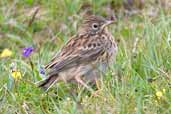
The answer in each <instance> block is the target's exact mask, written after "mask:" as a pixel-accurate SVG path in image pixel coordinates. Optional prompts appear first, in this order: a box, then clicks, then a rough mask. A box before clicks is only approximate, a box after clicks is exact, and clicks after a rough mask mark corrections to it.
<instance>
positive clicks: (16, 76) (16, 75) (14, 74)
mask: <svg viewBox="0 0 171 114" xmlns="http://www.w3.org/2000/svg"><path fill="white" fill-rule="evenodd" d="M12 77H13V78H14V79H15V80H19V79H21V72H20V71H12Z"/></svg>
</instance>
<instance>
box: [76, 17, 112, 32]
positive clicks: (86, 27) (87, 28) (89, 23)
mask: <svg viewBox="0 0 171 114" xmlns="http://www.w3.org/2000/svg"><path fill="white" fill-rule="evenodd" d="M113 22H114V20H112V19H111V20H108V19H105V18H103V17H101V16H95V15H91V16H88V17H86V18H85V19H84V20H83V23H82V24H81V26H80V27H79V32H80V33H81V34H84V33H90V34H96V33H98V32H100V31H103V30H104V29H105V28H106V27H107V26H108V25H110V24H112V23H113Z"/></svg>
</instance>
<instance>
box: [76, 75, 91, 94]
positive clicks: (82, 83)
mask: <svg viewBox="0 0 171 114" xmlns="http://www.w3.org/2000/svg"><path fill="white" fill-rule="evenodd" d="M75 80H76V81H77V82H78V83H80V84H81V85H83V86H84V87H85V88H87V89H88V90H89V91H90V92H92V93H93V92H94V90H93V89H92V88H91V87H89V86H88V85H87V84H86V83H85V82H84V81H83V80H82V79H81V78H80V76H76V77H75Z"/></svg>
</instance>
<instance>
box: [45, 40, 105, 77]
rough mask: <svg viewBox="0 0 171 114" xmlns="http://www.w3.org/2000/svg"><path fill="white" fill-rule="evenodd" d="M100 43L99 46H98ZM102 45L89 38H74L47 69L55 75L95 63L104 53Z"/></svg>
mask: <svg viewBox="0 0 171 114" xmlns="http://www.w3.org/2000/svg"><path fill="white" fill-rule="evenodd" d="M97 43H98V44H97ZM104 51H105V50H104V48H103V46H102V43H100V42H97V41H95V40H94V42H93V41H92V40H91V41H90V39H88V38H87V37H80V38H73V39H71V40H69V42H68V43H67V44H66V45H65V46H64V47H63V48H62V50H61V51H60V53H59V54H58V55H57V56H56V57H55V58H53V60H52V61H51V62H50V63H48V64H47V65H46V66H45V68H46V69H51V71H50V72H51V73H53V74H55V73H58V72H60V71H62V70H65V69H68V68H71V67H74V66H77V65H78V64H81V63H89V62H93V61H95V60H96V59H97V58H98V57H99V56H100V55H102V54H103V53H104Z"/></svg>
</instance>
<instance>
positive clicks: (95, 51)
mask: <svg viewBox="0 0 171 114" xmlns="http://www.w3.org/2000/svg"><path fill="white" fill-rule="evenodd" d="M113 22H114V21H113V20H107V19H105V18H103V17H100V16H95V15H91V16H88V17H87V18H86V19H84V20H83V23H82V24H81V26H80V27H79V29H78V32H77V34H76V35H75V36H73V37H72V38H71V39H70V40H69V41H68V42H67V43H66V44H65V45H64V46H63V48H62V49H61V50H60V51H59V53H58V54H56V55H55V56H54V57H53V58H52V60H51V61H50V62H49V63H48V64H47V65H45V69H46V70H48V71H49V72H48V73H47V78H46V79H44V80H42V81H40V82H39V83H38V86H39V87H41V88H43V89H45V90H48V89H49V88H50V87H51V86H52V85H54V84H55V83H56V82H58V81H64V82H68V81H72V80H74V81H76V82H78V83H79V84H81V85H83V86H84V87H86V88H87V89H89V90H90V87H89V86H88V85H87V82H95V81H96V79H98V78H99V77H100V75H101V74H102V73H104V72H105V71H106V70H107V68H108V67H109V66H110V64H111V63H113V60H114V58H115V57H114V56H115V55H116V52H117V44H116V43H115V41H114V38H113V36H112V34H111V33H110V32H109V31H108V29H107V26H108V25H110V24H112V23H113Z"/></svg>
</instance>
